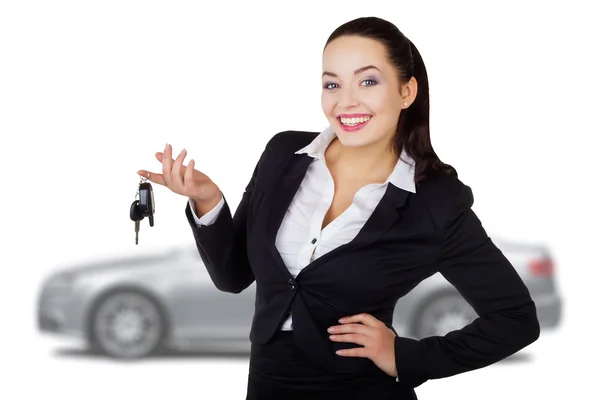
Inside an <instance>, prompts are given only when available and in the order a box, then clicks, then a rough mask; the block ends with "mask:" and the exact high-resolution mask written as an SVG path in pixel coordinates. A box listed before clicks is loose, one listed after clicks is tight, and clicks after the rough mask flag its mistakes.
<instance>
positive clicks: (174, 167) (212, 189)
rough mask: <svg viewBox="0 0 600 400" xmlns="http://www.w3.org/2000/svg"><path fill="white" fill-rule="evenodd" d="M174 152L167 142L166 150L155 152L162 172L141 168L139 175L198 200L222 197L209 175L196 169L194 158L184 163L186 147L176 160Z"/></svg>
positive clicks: (205, 200) (207, 200) (209, 200)
mask: <svg viewBox="0 0 600 400" xmlns="http://www.w3.org/2000/svg"><path fill="white" fill-rule="evenodd" d="M172 152H173V149H172V147H171V145H170V144H167V145H166V146H165V150H164V152H162V153H161V152H157V153H156V154H155V157H156V159H157V160H158V161H159V162H161V163H162V174H159V173H154V172H149V171H146V170H139V171H138V175H140V176H142V177H144V178H147V179H148V180H149V181H150V182H153V183H156V184H159V185H163V186H166V187H167V188H169V189H170V190H171V191H172V192H174V193H177V194H180V195H182V196H185V197H189V198H191V199H193V200H195V201H196V202H211V201H214V199H220V198H221V191H220V189H219V187H218V186H217V185H216V184H215V183H214V182H213V181H212V180H211V179H210V178H209V177H208V176H207V175H205V174H204V173H202V172H200V171H198V170H195V169H194V165H195V163H194V160H193V159H191V160H190V162H189V163H188V165H187V166H185V165H183V160H184V159H185V157H186V155H187V151H186V150H185V149H183V150H182V151H181V153H179V155H178V156H177V158H176V159H175V160H173V158H172Z"/></svg>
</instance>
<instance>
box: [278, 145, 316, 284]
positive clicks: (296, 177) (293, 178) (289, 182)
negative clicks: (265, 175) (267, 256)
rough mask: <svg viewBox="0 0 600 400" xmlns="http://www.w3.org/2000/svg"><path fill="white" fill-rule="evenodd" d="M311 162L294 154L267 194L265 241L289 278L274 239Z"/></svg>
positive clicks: (301, 155) (303, 154)
mask: <svg viewBox="0 0 600 400" xmlns="http://www.w3.org/2000/svg"><path fill="white" fill-rule="evenodd" d="M313 160H314V158H312V157H310V156H309V155H307V154H305V153H302V154H295V155H294V157H291V161H290V162H289V163H288V164H287V165H285V166H283V167H282V173H281V178H280V179H279V180H278V181H277V180H274V182H273V190H272V192H271V193H269V194H268V196H269V202H268V204H269V211H268V215H269V218H268V219H267V221H266V234H267V237H266V240H267V241H268V243H269V245H270V246H271V249H272V252H273V257H274V258H275V259H276V260H277V264H279V265H280V266H281V267H282V268H283V269H284V270H285V273H286V274H287V275H290V276H291V274H290V272H289V270H288V269H287V267H286V265H285V262H284V261H283V258H282V257H281V254H280V253H279V251H278V250H277V246H276V244H275V239H276V238H277V232H278V231H279V227H280V226H281V223H282V221H283V217H284V216H285V213H286V211H287V210H288V208H289V206H290V204H291V203H292V200H293V199H294V196H295V195H296V192H297V191H298V189H299V188H300V184H301V183H302V180H303V179H304V176H305V175H306V171H307V170H308V166H309V165H310V163H311V162H312V161H313Z"/></svg>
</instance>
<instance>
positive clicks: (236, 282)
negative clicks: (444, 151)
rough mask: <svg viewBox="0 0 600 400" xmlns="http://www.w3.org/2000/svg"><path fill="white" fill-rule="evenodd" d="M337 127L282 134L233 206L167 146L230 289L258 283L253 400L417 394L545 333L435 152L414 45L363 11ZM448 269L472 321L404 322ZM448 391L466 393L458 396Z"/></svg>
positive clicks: (218, 278)
mask: <svg viewBox="0 0 600 400" xmlns="http://www.w3.org/2000/svg"><path fill="white" fill-rule="evenodd" d="M322 80H323V81H322V88H323V89H322V95H321V103H322V108H323V112H324V114H325V116H326V117H327V119H328V121H329V126H328V127H327V128H325V129H324V130H323V131H321V132H303V131H284V132H280V133H278V134H276V135H275V136H273V138H272V139H271V140H270V141H269V142H268V143H267V145H266V147H265V150H264V152H263V153H262V155H261V157H260V159H259V161H258V163H257V165H256V167H255V169H254V171H253V174H252V177H251V178H250V181H249V183H248V185H247V187H246V190H245V192H244V194H243V197H242V200H241V202H240V204H239V205H238V208H237V210H236V211H235V215H233V216H232V215H231V211H230V209H229V205H228V202H227V201H226V199H225V196H224V195H223V194H222V192H221V191H220V190H219V188H218V187H217V186H216V184H215V183H214V182H212V181H211V180H210V179H209V178H208V177H207V176H206V175H205V174H203V173H201V172H199V171H196V170H195V169H193V165H194V164H193V161H190V163H189V165H188V166H187V167H185V166H183V160H184V158H185V155H186V153H185V152H181V153H180V154H179V156H178V157H177V159H176V160H173V159H172V158H171V157H172V153H171V152H172V149H171V148H170V146H167V147H166V148H165V153H164V154H162V153H158V154H157V159H158V160H159V161H160V162H161V163H162V166H163V174H149V173H147V172H145V171H141V174H142V175H143V176H147V177H148V179H150V180H151V181H153V182H157V183H160V184H163V185H165V186H167V187H169V188H170V189H171V190H172V191H173V192H175V193H178V194H181V195H184V196H188V197H189V201H188V204H187V205H186V209H185V213H186V217H187V219H188V221H189V224H190V227H191V229H192V232H193V235H194V238H195V242H196V245H197V248H198V251H199V254H200V256H201V257H202V260H203V262H204V264H205V266H206V268H207V270H208V273H209V275H210V278H211V279H212V281H213V282H214V284H215V286H216V287H217V288H218V289H220V290H222V291H224V292H230V293H240V292H241V291H243V290H245V289H247V288H248V287H249V286H250V285H251V284H252V283H253V282H256V299H255V303H254V306H255V307H254V308H255V310H254V316H253V318H252V327H251V330H250V341H251V355H250V363H249V374H248V386H247V400H256V399H260V400H264V399H284V398H293V399H317V398H319V399H365V400H367V399H369V400H370V399H379V400H386V399H390V400H391V399H394V400H399V399H415V398H416V395H415V391H414V388H415V387H417V386H419V385H421V384H423V383H424V382H426V381H427V380H429V379H434V378H442V377H449V376H452V375H456V374H459V373H463V372H467V371H470V370H474V369H477V368H481V367H484V366H486V365H490V364H492V363H494V362H497V361H499V360H501V359H503V358H505V357H507V356H509V355H511V354H513V353H515V352H517V351H518V350H520V349H522V348H523V347H525V346H527V345H528V344H530V343H531V342H533V341H534V340H536V339H537V337H538V335H539V323H538V320H537V314H536V308H535V304H534V303H533V301H532V299H531V297H530V295H529V291H528V289H527V287H526V286H525V284H524V283H523V281H522V280H521V278H520V277H519V275H518V274H517V272H516V271H515V269H514V268H513V266H512V265H511V264H510V262H509V261H508V260H507V258H506V257H505V256H504V255H503V254H502V253H501V251H500V250H499V249H498V248H497V247H496V246H495V245H494V244H493V242H492V241H491V239H490V238H489V236H488V235H487V233H486V231H485V230H484V229H483V226H482V224H481V222H480V221H479V219H478V218H477V216H476V215H475V213H474V212H473V210H472V209H471V206H472V204H473V194H472V192H471V189H470V187H469V186H467V185H465V184H464V183H462V182H461V181H460V180H459V179H458V175H457V172H456V170H455V169H454V168H453V167H452V166H450V165H448V164H445V163H443V162H442V161H441V160H440V159H439V158H438V157H437V155H436V153H435V152H434V150H433V148H432V145H431V141H430V132H429V86H428V81H427V73H426V70H425V65H424V63H423V60H422V59H421V56H420V54H419V52H418V51H417V49H416V47H415V46H414V44H413V43H412V42H411V41H410V40H408V39H407V38H406V36H404V34H403V33H402V32H400V30H399V29H398V28H397V27H396V26H395V25H394V24H392V23H390V22H388V21H385V20H383V19H380V18H376V17H367V18H358V19H355V20H353V21H350V22H347V23H345V24H343V25H342V26H340V27H339V28H337V29H336V30H335V31H334V32H333V33H332V34H331V36H330V37H329V39H328V40H327V42H326V45H325V48H324V51H323V74H322ZM437 272H440V273H441V275H443V276H444V277H445V278H446V280H447V281H448V282H450V283H451V284H452V285H454V286H455V288H456V289H457V290H458V292H459V293H460V294H461V295H462V296H463V297H464V298H465V299H466V301H467V302H468V303H469V304H470V305H472V307H473V309H474V310H475V312H476V313H477V315H478V318H476V319H475V320H474V321H473V322H472V323H470V324H468V325H466V326H465V327H464V328H462V329H460V330H455V331H453V332H450V333H448V334H446V335H445V336H430V337H426V338H423V339H421V340H414V339H411V338H406V337H400V336H398V335H397V334H396V333H395V332H394V330H393V329H392V326H393V325H392V322H393V321H392V318H393V314H394V308H395V305H396V303H397V302H398V300H399V299H400V298H401V297H403V296H405V295H406V294H407V293H408V292H410V291H411V290H412V289H413V288H414V287H415V286H417V285H418V284H419V283H420V282H421V281H423V280H424V279H426V278H428V277H430V276H431V275H433V274H435V273H437ZM449 397H456V396H454V395H451V396H449Z"/></svg>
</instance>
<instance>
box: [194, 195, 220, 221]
mask: <svg viewBox="0 0 600 400" xmlns="http://www.w3.org/2000/svg"><path fill="white" fill-rule="evenodd" d="M221 197H222V194H221V193H220V192H219V195H218V196H216V197H215V198H211V199H208V200H207V199H202V200H198V199H195V198H193V197H191V199H192V200H193V201H194V204H195V206H196V207H195V211H196V215H197V216H198V217H201V216H203V215H204V214H206V213H207V212H209V211H210V210H212V209H213V208H215V207H216V206H217V204H219V202H220V201H221Z"/></svg>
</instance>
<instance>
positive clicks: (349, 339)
mask: <svg viewBox="0 0 600 400" xmlns="http://www.w3.org/2000/svg"><path fill="white" fill-rule="evenodd" d="M329 339H330V340H331V341H333V342H344V343H356V344H360V345H361V346H368V345H369V344H371V343H372V338H371V337H369V336H366V335H363V334H361V333H346V334H343V335H338V334H335V335H331V336H329Z"/></svg>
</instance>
